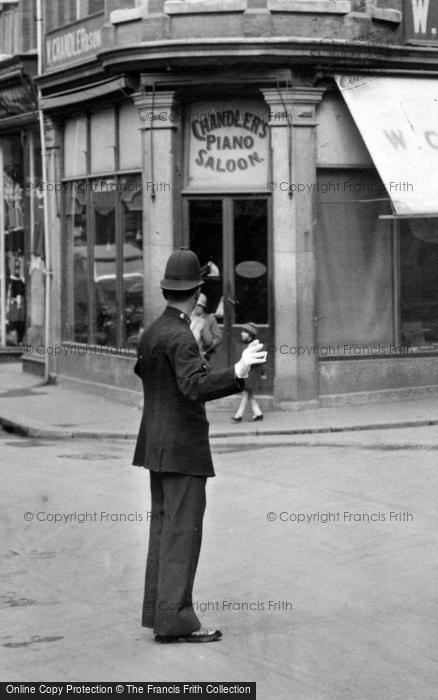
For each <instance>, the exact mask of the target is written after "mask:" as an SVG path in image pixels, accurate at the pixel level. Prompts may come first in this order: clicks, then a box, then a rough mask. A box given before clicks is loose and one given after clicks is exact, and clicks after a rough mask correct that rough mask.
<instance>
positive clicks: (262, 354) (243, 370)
mask: <svg viewBox="0 0 438 700" xmlns="http://www.w3.org/2000/svg"><path fill="white" fill-rule="evenodd" d="M262 348H263V343H261V342H260V341H259V340H257V339H255V340H253V341H252V343H250V344H249V345H248V346H247V347H246V348H245V350H244V351H243V352H242V356H241V358H240V360H239V362H236V364H235V365H234V371H235V372H236V377H238V378H239V379H246V377H247V376H248V375H249V370H250V369H251V367H252V365H260V364H262V363H263V362H266V356H267V354H268V353H267V352H266V351H265V350H262Z"/></svg>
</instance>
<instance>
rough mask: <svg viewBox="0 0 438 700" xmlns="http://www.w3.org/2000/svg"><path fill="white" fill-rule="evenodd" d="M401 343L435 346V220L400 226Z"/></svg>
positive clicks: (437, 229)
mask: <svg viewBox="0 0 438 700" xmlns="http://www.w3.org/2000/svg"><path fill="white" fill-rule="evenodd" d="M399 241H400V244H399V245H400V297H401V298H400V309H401V342H402V344H403V345H406V346H409V347H414V348H415V347H418V348H421V347H424V346H431V345H436V346H438V275H437V270H438V220H436V219H412V220H410V221H402V222H401V223H400V237H399Z"/></svg>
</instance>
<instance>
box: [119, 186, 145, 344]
mask: <svg viewBox="0 0 438 700" xmlns="http://www.w3.org/2000/svg"><path fill="white" fill-rule="evenodd" d="M119 189H120V199H121V203H122V231H121V235H122V248H123V260H122V276H123V286H122V296H123V298H122V307H123V321H124V325H123V328H122V342H123V343H126V345H127V346H128V347H136V345H137V343H138V340H139V337H140V333H141V331H142V329H143V304H144V302H143V224H142V221H143V206H142V192H141V176H140V175H131V176H128V177H123V178H120V180H119Z"/></svg>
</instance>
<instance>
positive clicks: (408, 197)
mask: <svg viewBox="0 0 438 700" xmlns="http://www.w3.org/2000/svg"><path fill="white" fill-rule="evenodd" d="M24 4H25V3H24ZM68 5H69V3H64V4H63V3H57V2H46V3H44V7H45V16H44V27H45V32H44V41H43V48H44V52H43V58H44V61H43V71H42V73H41V74H40V75H39V76H38V77H37V78H35V76H34V73H35V70H34V69H33V74H32V80H31V83H32V84H36V85H37V86H38V88H39V91H40V100H39V105H38V106H39V108H40V109H41V111H42V114H43V115H44V129H45V138H46V155H47V157H46V162H45V164H44V174H43V172H42V171H41V164H40V165H39V166H37V164H36V161H38V157H37V149H38V145H37V144H36V143H35V141H36V140H37V138H36V137H35V138H34V141H33V151H32V152H33V153H34V156H32V159H31V158H30V155H24V156H23V157H24V158H27V160H28V162H29V165H28V169H29V174H28V177H27V180H26V177H25V176H22V183H23V185H24V183H25V182H27V183H29V182H30V181H31V179H32V178H33V180H32V182H34V183H35V182H36V181H38V179H39V178H41V184H42V186H44V187H46V190H47V207H48V212H47V214H48V216H47V220H48V221H49V224H50V231H49V238H50V251H51V272H52V285H51V295H52V303H51V318H50V329H49V336H50V337H48V338H41V336H39V335H38V333H40V330H41V328H42V327H43V323H42V320H41V318H38V314H39V315H40V316H41V310H42V307H41V304H38V303H37V302H36V301H35V300H37V299H38V298H39V297H38V294H41V285H40V283H39V282H37V281H36V278H35V280H34V281H33V287H34V291H33V295H34V300H33V302H32V301H31V299H32V296H31V293H32V284H30V286H29V299H30V301H27V302H26V303H27V305H26V312H25V313H26V328H25V329H24V331H23V332H24V333H25V335H24V337H25V339H26V340H27V342H28V343H30V344H31V345H32V347H33V350H32V352H31V353H28V354H27V355H26V356H25V360H24V363H25V365H26V368H27V369H31V370H32V369H33V371H36V368H38V367H40V366H41V364H42V363H43V362H46V363H47V362H48V363H49V368H50V374H52V375H54V376H56V377H57V379H58V381H60V382H69V383H71V384H72V385H75V386H76V385H79V386H82V387H84V388H88V389H90V390H92V391H100V392H108V393H109V394H114V393H115V394H117V395H118V396H119V397H120V398H122V399H126V400H128V401H130V400H133V401H136V400H138V391H139V387H138V385H137V380H136V378H135V376H134V375H133V372H132V369H133V357H134V355H135V346H136V342H137V340H138V336H139V334H140V332H141V330H142V328H144V327H145V325H147V324H148V323H150V322H151V321H152V320H153V319H154V318H155V317H156V316H157V315H158V314H159V313H160V312H161V310H162V307H163V299H162V296H161V292H160V289H159V280H160V279H161V277H162V274H163V270H164V266H165V263H166V259H167V257H168V256H169V254H170V253H171V252H172V251H173V250H175V249H176V248H178V247H180V246H190V247H191V248H192V249H193V250H195V251H196V252H197V254H198V256H199V258H200V261H201V264H202V266H204V268H205V270H206V275H207V276H206V280H205V285H204V287H205V293H206V295H207V298H208V304H209V309H208V310H209V312H210V313H214V314H216V317H217V318H218V320H219V322H220V323H221V324H222V325H223V328H224V341H223V343H222V345H221V346H220V349H219V351H218V352H217V354H216V357H215V358H214V364H215V365H217V366H220V365H225V364H226V363H231V362H233V361H234V360H235V358H236V355H237V354H238V353H239V344H238V342H237V341H238V337H239V328H240V326H241V325H242V324H244V323H247V322H248V321H252V322H254V323H256V324H257V326H258V327H259V333H260V337H261V339H262V340H263V341H264V342H265V344H266V345H267V346H268V349H269V350H270V352H269V364H268V368H267V370H268V371H267V379H266V389H265V393H266V402H268V403H272V404H273V403H275V404H277V405H280V406H284V407H292V408H293V407H297V408H300V407H305V406H310V405H317V404H318V403H319V404H321V405H335V404H343V403H349V402H356V403H357V402H365V401H367V402H369V401H378V400H386V399H391V398H394V397H403V396H406V397H413V396H416V395H417V394H419V393H420V392H421V393H422V394H424V393H427V392H429V393H431V394H435V393H436V391H437V388H438V382H437V380H436V376H437V368H438V279H437V275H436V269H437V264H438V175H437V173H438V128H437V127H436V124H437V123H438V121H437V117H438V100H437V99H436V94H437V92H438V91H437V88H438V51H437V49H438V37H437V29H438V9H436V8H435V6H434V4H432V3H427V2H423V3H422V2H412V0H406V1H403V0H386V1H384V0H381V1H379V2H376V3H375V4H373V5H369V4H366V3H365V4H364V3H361V2H359V1H358V0H337V1H335V2H333V1H332V0H330V1H329V0H302V1H300V2H298V1H295V0H205V1H202V0H149V2H137V3H135V2H134V1H131V2H129V1H126V2H115V1H109V0H107V1H106V2H103V1H99V0H94V1H93V0H88V2H85V3H79V4H78V3H73V4H72V7H71V8H69V9H68V8H67V6H68ZM73 5H74V7H73ZM78 5H80V7H78ZM364 5H366V6H364ZM61 6H62V7H61ZM1 14H2V13H0V19H1ZM14 60H17V59H14ZM1 65H2V64H1V63H0V66H1ZM1 79H2V77H1V72H0V81H1ZM6 89H7V88H6V87H4V88H2V86H1V83H0V97H1V95H4V97H3V98H2V99H3V100H6V97H7V92H4V91H5V90H6ZM2 91H3V92H2ZM32 94H34V93H32ZM34 107H35V105H34V104H33V103H32V101H30V106H29V109H28V116H27V117H26V120H25V121H23V122H22V123H20V124H19V122H18V115H15V116H8V117H7V119H8V120H9V122H8V123H6V122H5V118H3V119H0V129H3V126H2V122H3V123H4V124H5V129H7V130H9V131H7V130H5V129H3V131H2V132H1V134H2V143H3V172H4V173H6V176H5V175H4V176H3V188H4V193H5V192H6V189H5V188H7V185H5V182H6V180H5V177H6V179H7V177H8V175H7V170H6V168H7V167H9V165H8V163H9V161H8V158H9V159H10V156H9V155H8V154H9V151H8V148H9V149H10V146H9V145H8V143H12V142H11V141H8V134H9V133H12V132H11V131H10V129H11V125H12V127H13V129H15V137H17V136H18V134H19V132H20V131H22V130H25V133H26V134H28V135H29V134H31V133H32V130H33V129H34V128H35V109H34ZM20 118H21V119H24V118H23V117H22V116H21V117H20ZM14 119H15V122H14ZM11 120H12V121H11ZM14 124H15V126H14ZM26 138H30V136H27V137H26ZM21 143H22V145H23V139H21ZM26 144H27V141H26ZM26 144H25V149H27V150H25V153H26V154H29V152H30V151H29V149H30V147H29V146H27V145H26ZM15 152H16V151H15ZM31 161H32V163H31ZM38 167H39V168H40V171H38V172H37V168H38ZM7 182H9V181H7ZM40 190H41V188H40ZM40 190H38V189H35V188H34V189H32V188H30V187H29V185H28V191H29V192H30V194H32V197H33V200H34V204H33V205H32V206H33V209H32V207H31V206H27V210H28V214H27V216H28V219H29V220H28V222H27V223H25V224H24V226H23V227H22V228H23V236H22V237H23V244H22V248H23V247H24V250H25V251H26V250H27V253H26V252H24V253H23V255H24V257H26V254H27V255H28V259H29V262H30V263H32V264H33V268H32V275H35V274H36V267H35V266H36V265H37V264H39V261H40V260H41V259H43V254H40V255H38V246H37V245H36V241H37V239H38V235H39V234H38V231H39V230H40V228H41V226H39V228H38V225H37V224H38V216H39V214H38V211H39V210H38V202H39V200H38V196H39V195H40ZM24 195H25V187H24V186H23V196H24ZM7 196H9V195H7ZM7 196H5V194H4V197H3V199H4V201H5V202H7V201H8V200H7ZM26 196H27V195H26ZM6 208H7V205H6ZM8 211H9V210H8ZM23 211H24V210H23ZM31 211H33V213H32V214H31ZM4 216H5V214H4ZM8 225H9V224H8ZM6 228H7V226H6ZM26 230H27V231H28V236H27V238H26V235H27V234H26ZM10 235H11V234H10V233H7V234H6V238H8V237H9V236H10ZM10 240H12V238H11V239H10ZM20 240H21V239H20ZM25 240H28V243H26V242H25ZM26 245H27V248H26ZM15 247H17V246H15ZM9 250H12V252H14V250H13V248H9ZM25 262H26V261H25ZM10 264H12V262H11V263H10ZM25 267H26V266H25ZM30 267H31V265H28V266H27V268H26V269H27V272H26V271H25V274H24V276H23V279H24V280H25V282H26V288H27V284H28V283H29V280H30V281H31V282H32V280H31V278H30V277H29V268H30ZM9 273H10V270H9ZM39 274H41V271H40V272H39ZM10 276H11V275H10V274H9V277H10ZM8 303H9V302H8ZM32 303H33V306H32ZM37 321H38V322H37ZM37 343H38V351H37V350H36V349H35V348H36V347H37Z"/></svg>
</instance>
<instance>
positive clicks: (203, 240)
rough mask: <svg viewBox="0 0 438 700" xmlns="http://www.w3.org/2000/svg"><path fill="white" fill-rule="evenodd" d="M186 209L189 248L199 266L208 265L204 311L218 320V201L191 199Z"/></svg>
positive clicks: (220, 267)
mask: <svg viewBox="0 0 438 700" xmlns="http://www.w3.org/2000/svg"><path fill="white" fill-rule="evenodd" d="M189 207H190V209H189V217H190V248H191V249H192V250H193V251H194V252H195V253H196V255H197V256H198V258H199V261H200V263H201V267H204V266H206V265H208V270H209V271H208V276H207V277H205V278H204V279H205V282H204V285H203V288H202V291H203V293H204V294H205V295H206V297H207V312H208V313H209V314H215V316H216V317H217V318H218V320H222V318H223V315H224V310H223V298H222V280H223V255H222V200H214V199H213V200H200V201H195V200H191V201H190V202H189Z"/></svg>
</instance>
